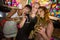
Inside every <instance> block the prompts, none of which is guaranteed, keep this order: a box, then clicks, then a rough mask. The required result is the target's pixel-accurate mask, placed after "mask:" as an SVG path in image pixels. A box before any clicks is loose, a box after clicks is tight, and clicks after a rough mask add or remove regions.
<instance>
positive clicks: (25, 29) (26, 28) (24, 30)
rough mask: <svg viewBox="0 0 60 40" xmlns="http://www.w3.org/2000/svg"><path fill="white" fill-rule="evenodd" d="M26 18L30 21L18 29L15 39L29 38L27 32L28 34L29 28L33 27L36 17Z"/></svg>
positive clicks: (24, 39) (25, 39) (23, 39)
mask: <svg viewBox="0 0 60 40" xmlns="http://www.w3.org/2000/svg"><path fill="white" fill-rule="evenodd" d="M28 19H29V22H30V23H27V22H25V23H24V25H23V27H22V28H21V29H19V31H18V33H17V37H16V40H29V39H28V37H29V34H30V32H31V30H33V29H34V25H35V24H36V22H37V17H35V18H33V19H32V18H30V17H29V16H28Z"/></svg>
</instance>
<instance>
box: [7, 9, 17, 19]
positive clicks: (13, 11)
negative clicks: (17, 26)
mask: <svg viewBox="0 0 60 40" xmlns="http://www.w3.org/2000/svg"><path fill="white" fill-rule="evenodd" d="M16 11H17V10H14V9H12V10H11V12H9V13H8V15H7V16H6V19H7V20H12V18H11V16H12V15H14V14H15V12H16Z"/></svg>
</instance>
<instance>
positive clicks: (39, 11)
mask: <svg viewBox="0 0 60 40" xmlns="http://www.w3.org/2000/svg"><path fill="white" fill-rule="evenodd" d="M44 14H45V12H44V10H43V9H41V8H40V9H38V15H40V17H44Z"/></svg>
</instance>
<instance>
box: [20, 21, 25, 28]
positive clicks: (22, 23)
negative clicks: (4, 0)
mask: <svg viewBox="0 0 60 40" xmlns="http://www.w3.org/2000/svg"><path fill="white" fill-rule="evenodd" d="M24 23H25V20H22V21H21V22H20V24H19V25H20V28H22V27H23V25H24Z"/></svg>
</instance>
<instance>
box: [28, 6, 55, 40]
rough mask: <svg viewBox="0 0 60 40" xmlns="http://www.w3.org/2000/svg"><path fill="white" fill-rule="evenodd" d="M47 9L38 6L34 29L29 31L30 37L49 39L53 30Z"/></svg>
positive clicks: (42, 39) (38, 39)
mask: <svg viewBox="0 0 60 40" xmlns="http://www.w3.org/2000/svg"><path fill="white" fill-rule="evenodd" d="M48 13H49V11H48V10H47V9H46V7H43V6H40V7H39V8H38V12H37V23H36V25H35V26H34V30H32V31H31V34H30V36H29V38H30V39H32V38H34V40H50V39H51V36H52V32H53V29H54V28H53V23H52V21H51V20H50V19H49V14H48Z"/></svg>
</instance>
